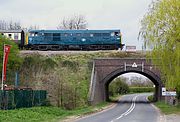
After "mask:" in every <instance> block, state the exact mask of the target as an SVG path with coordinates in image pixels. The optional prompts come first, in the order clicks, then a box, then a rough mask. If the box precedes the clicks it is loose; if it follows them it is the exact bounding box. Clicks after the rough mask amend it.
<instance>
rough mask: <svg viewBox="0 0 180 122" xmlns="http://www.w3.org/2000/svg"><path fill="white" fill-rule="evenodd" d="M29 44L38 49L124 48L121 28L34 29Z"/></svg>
mask: <svg viewBox="0 0 180 122" xmlns="http://www.w3.org/2000/svg"><path fill="white" fill-rule="evenodd" d="M29 33H30V34H29V38H28V46H29V47H30V48H31V49H37V50H71V49H73V50H75V49H77V50H101V49H102V50H112V49H118V48H122V46H123V45H122V43H121V34H120V30H32V31H29Z"/></svg>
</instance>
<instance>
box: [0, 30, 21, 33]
mask: <svg viewBox="0 0 180 122" xmlns="http://www.w3.org/2000/svg"><path fill="white" fill-rule="evenodd" d="M22 31H23V30H0V32H1V33H21V32H22Z"/></svg>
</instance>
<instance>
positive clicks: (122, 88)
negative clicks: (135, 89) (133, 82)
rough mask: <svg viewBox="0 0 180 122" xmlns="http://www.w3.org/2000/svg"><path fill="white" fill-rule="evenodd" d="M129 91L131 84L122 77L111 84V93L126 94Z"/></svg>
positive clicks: (112, 94) (111, 94)
mask: <svg viewBox="0 0 180 122" xmlns="http://www.w3.org/2000/svg"><path fill="white" fill-rule="evenodd" d="M128 92H129V86H128V84H126V83H125V82H123V81H121V79H120V78H118V79H116V80H115V81H113V82H112V83H111V84H110V85H109V95H110V96H114V95H116V94H126V93H128Z"/></svg>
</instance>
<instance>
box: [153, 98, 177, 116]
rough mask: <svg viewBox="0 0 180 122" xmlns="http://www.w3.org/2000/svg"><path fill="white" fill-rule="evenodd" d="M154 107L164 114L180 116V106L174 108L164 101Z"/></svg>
mask: <svg viewBox="0 0 180 122" xmlns="http://www.w3.org/2000/svg"><path fill="white" fill-rule="evenodd" d="M154 105H155V106H157V107H158V108H159V109H160V110H161V112H163V113H164V114H180V105H178V106H172V105H168V104H166V103H165V102H164V101H160V102H156V103H154Z"/></svg>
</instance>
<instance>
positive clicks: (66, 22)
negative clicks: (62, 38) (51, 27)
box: [57, 15, 87, 30]
mask: <svg viewBox="0 0 180 122" xmlns="http://www.w3.org/2000/svg"><path fill="white" fill-rule="evenodd" d="M86 28H87V21H86V18H85V16H83V15H74V16H72V17H69V18H64V19H63V20H62V21H61V23H60V24H59V25H58V27H57V29H65V30H68V29H70V30H79V29H86Z"/></svg>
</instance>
